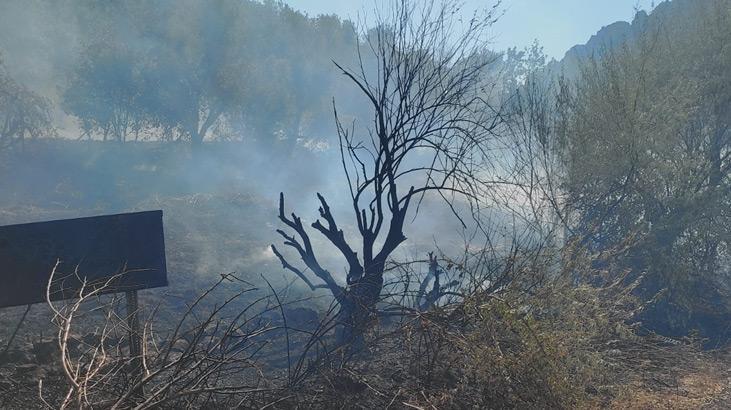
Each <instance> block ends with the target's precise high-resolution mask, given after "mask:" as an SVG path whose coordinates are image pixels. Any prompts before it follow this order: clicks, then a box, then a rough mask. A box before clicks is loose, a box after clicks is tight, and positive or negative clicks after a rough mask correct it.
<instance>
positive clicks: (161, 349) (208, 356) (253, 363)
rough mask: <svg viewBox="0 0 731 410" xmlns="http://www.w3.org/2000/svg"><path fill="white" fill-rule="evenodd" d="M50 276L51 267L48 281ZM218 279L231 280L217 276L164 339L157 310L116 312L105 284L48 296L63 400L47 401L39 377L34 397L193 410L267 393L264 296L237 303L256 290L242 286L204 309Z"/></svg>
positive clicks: (61, 404)
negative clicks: (133, 347) (135, 337)
mask: <svg viewBox="0 0 731 410" xmlns="http://www.w3.org/2000/svg"><path fill="white" fill-rule="evenodd" d="M56 274H57V272H56V270H55V268H54V271H53V274H52V276H51V281H53V279H54V277H55V275H56ZM225 282H238V279H237V278H236V277H235V276H234V275H232V274H227V275H222V276H221V278H220V279H219V280H218V281H217V282H216V283H215V284H214V285H213V286H211V288H209V289H208V290H206V291H205V292H203V293H202V294H201V295H200V296H199V297H198V298H197V299H196V300H195V301H193V302H192V303H190V304H189V305H187V306H186V307H185V309H184V310H183V311H182V312H181V313H180V316H177V317H175V322H174V323H175V325H173V327H172V328H171V329H170V330H169V331H167V332H166V333H165V334H164V335H161V334H159V333H158V332H157V330H156V326H155V325H156V324H159V321H158V320H157V318H156V315H157V314H158V312H159V308H160V306H159V305H158V306H155V307H154V308H152V309H150V310H149V311H139V312H128V314H127V315H125V314H122V313H120V298H119V297H118V296H116V295H113V296H109V297H101V296H100V293H101V292H102V291H103V290H104V289H105V286H107V285H108V283H106V284H101V286H99V285H97V286H92V285H91V284H88V283H86V281H84V280H82V288H81V289H80V292H79V297H78V298H77V299H75V300H72V301H67V302H63V303H58V302H52V301H51V296H50V292H49V294H48V305H49V307H50V308H51V310H52V311H53V315H54V316H53V323H54V325H55V326H56V329H57V331H58V333H57V341H58V345H59V351H60V360H59V361H60V365H61V367H62V369H63V374H64V381H65V383H66V385H67V388H66V392H65V395H64V396H63V397H50V396H47V395H46V394H45V391H46V389H45V388H44V387H45V386H44V383H43V380H41V381H40V382H39V385H38V393H39V399H40V400H41V401H42V402H43V403H44V404H45V405H46V406H48V407H50V408H69V407H78V408H97V407H102V408H136V409H144V408H200V407H201V406H214V407H218V406H236V405H241V404H243V403H245V402H246V401H247V400H250V399H252V398H253V397H255V396H256V395H257V394H261V393H264V392H270V391H272V390H273V387H272V385H271V384H270V383H268V382H267V380H266V379H265V378H264V377H263V372H262V369H261V368H260V365H259V364H258V363H257V357H256V355H257V353H258V352H259V351H260V350H261V349H262V348H263V347H264V345H266V343H267V342H266V337H265V335H266V334H267V333H268V332H271V331H272V330H274V329H275V327H274V326H272V325H271V323H270V322H268V321H265V320H263V319H262V316H261V311H262V310H266V305H265V303H264V302H265V299H266V298H265V297H261V298H255V299H254V301H253V302H248V303H243V305H242V296H243V295H244V294H248V293H251V292H253V291H255V290H256V289H254V288H247V289H245V290H241V291H239V292H236V293H234V294H233V295H232V296H229V297H227V298H225V299H223V300H220V301H218V302H216V303H215V305H214V306H213V307H212V308H210V309H208V308H207V306H206V307H204V301H207V299H208V298H210V297H213V296H214V292H215V291H216V290H217V289H218V288H219V287H221V286H222V285H223V284H224V283H225ZM50 288H51V286H50V282H49V289H50ZM143 314H145V315H146V316H145V317H144V320H142V321H141V322H142V327H141V328H140V329H134V328H130V326H129V323H130V321H129V315H140V316H141V315H143ZM92 321H93V322H94V323H95V325H94V328H93V330H92V332H91V333H87V334H85V335H84V336H83V337H80V336H78V334H79V331H80V330H81V329H82V328H83V327H84V326H85V325H87V326H88V325H89V324H90V323H84V322H92ZM137 331H140V332H141V333H142V334H141V335H139V336H140V338H141V342H142V343H141V347H142V349H141V352H140V354H139V355H138V356H137V355H132V354H130V340H129V336H130V335H131V334H132V333H133V332H137ZM137 366H140V367H139V368H137Z"/></svg>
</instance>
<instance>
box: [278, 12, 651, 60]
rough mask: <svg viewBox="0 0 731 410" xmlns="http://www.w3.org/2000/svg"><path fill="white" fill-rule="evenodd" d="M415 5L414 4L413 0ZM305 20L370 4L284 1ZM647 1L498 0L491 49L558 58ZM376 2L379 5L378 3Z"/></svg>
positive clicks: (344, 14) (347, 14)
mask: <svg viewBox="0 0 731 410" xmlns="http://www.w3.org/2000/svg"><path fill="white" fill-rule="evenodd" d="M417 1H418V0H417ZM285 2H286V3H288V4H290V5H291V6H292V7H294V8H295V9H298V10H301V11H304V12H306V13H308V14H309V15H310V16H315V15H318V14H331V13H335V14H338V15H340V16H342V17H351V18H352V19H355V18H356V16H357V15H358V12H362V11H363V10H369V9H371V8H372V6H373V4H374V0H285ZM652 3H653V1H652V0H503V4H502V6H501V8H502V9H503V10H504V11H505V14H504V15H503V17H502V18H501V19H500V21H498V23H497V24H496V25H495V27H494V43H495V48H496V49H504V48H507V47H511V46H519V47H523V46H526V45H529V44H530V43H532V42H533V40H534V39H536V38H537V39H539V40H540V42H541V44H542V45H543V47H544V49H545V52H546V54H548V56H549V57H554V58H561V57H563V55H564V53H565V52H566V50H568V49H569V48H570V47H571V46H573V45H575V44H580V43H585V42H586V41H587V40H588V39H589V37H590V36H591V35H592V34H594V33H596V32H597V31H598V30H599V29H600V28H601V27H603V26H606V25H607V24H610V23H613V22H615V21H618V20H625V21H631V19H632V17H633V16H634V10H635V7H639V8H644V9H647V10H648V11H649V8H650V7H651V5H652ZM379 4H380V2H379ZM464 4H465V9H469V10H470V11H472V10H475V9H484V8H486V7H489V6H491V5H492V4H494V1H493V0H464Z"/></svg>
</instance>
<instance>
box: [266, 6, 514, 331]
mask: <svg viewBox="0 0 731 410" xmlns="http://www.w3.org/2000/svg"><path fill="white" fill-rule="evenodd" d="M496 12H497V5H496V6H494V7H493V8H492V9H489V10H486V11H485V12H484V13H482V14H478V13H476V14H474V15H473V17H472V18H471V19H469V21H463V20H461V19H459V18H458V16H459V14H460V9H459V5H458V4H457V3H456V2H453V1H446V2H435V1H429V2H426V4H423V3H419V4H417V3H416V2H410V1H405V2H393V3H392V7H391V8H390V9H389V10H388V11H386V12H382V11H378V10H377V11H376V13H375V15H376V21H375V25H373V26H372V27H373V28H371V29H367V28H364V29H363V30H362V32H361V40H362V41H361V43H360V45H359V47H358V50H357V51H358V59H357V61H358V63H357V64H356V66H355V67H345V66H343V65H341V64H338V63H335V65H336V66H337V68H338V69H339V70H340V71H341V72H342V74H343V75H344V76H345V77H346V78H347V79H348V80H349V81H350V82H351V83H352V85H354V86H355V87H357V89H358V90H360V92H362V95H363V96H364V97H365V98H366V99H367V101H368V102H369V108H370V111H371V113H372V121H371V122H370V123H369V124H368V125H367V126H366V127H363V128H364V129H360V128H356V123H355V121H353V123H352V124H348V125H346V124H345V122H344V120H343V117H342V116H339V115H338V110H337V107H334V114H335V120H336V125H337V131H338V137H339V145H340V153H341V160H342V167H343V170H344V172H345V177H346V180H347V184H348V189H349V193H350V199H351V206H352V211H353V216H354V219H355V225H356V226H357V235H354V237H346V235H345V233H344V232H343V229H342V228H341V226H340V225H338V223H337V222H336V221H335V217H334V216H333V213H332V211H331V209H330V206H329V205H328V202H327V201H326V199H325V198H324V197H323V196H322V195H320V194H317V197H318V199H319V201H320V208H319V215H320V219H318V220H316V221H315V222H314V223H312V224H311V227H312V228H313V229H314V230H316V231H318V232H319V233H320V234H322V235H323V236H324V237H325V238H326V239H327V240H328V241H329V242H330V243H331V244H332V245H333V246H334V247H335V248H337V249H338V251H339V252H340V253H341V254H342V256H343V257H344V258H345V260H346V262H347V272H346V277H345V283H344V284H341V283H339V282H338V281H337V280H336V278H335V276H334V275H333V274H332V273H331V272H330V271H328V270H327V269H325V268H324V267H323V266H322V265H321V263H320V262H319V261H318V251H316V250H315V249H314V247H313V244H312V241H311V240H310V234H309V233H308V230H307V229H306V228H305V225H304V223H303V221H302V219H301V218H300V217H299V216H298V215H296V214H295V213H292V214H291V215H289V216H288V215H287V213H286V212H285V203H284V195H283V194H281V195H280V201H279V219H280V220H281V221H282V222H283V223H284V224H285V225H286V226H287V227H288V228H289V229H290V230H291V231H293V232H286V231H284V230H278V231H277V232H278V233H279V234H280V235H281V236H282V237H283V238H284V244H285V245H287V246H289V247H291V248H293V249H294V250H295V251H296V252H297V254H298V255H299V256H300V258H301V259H302V261H303V262H304V264H305V266H306V269H304V268H299V267H296V266H294V265H293V264H292V263H290V260H289V259H288V258H287V257H286V256H284V255H283V254H282V253H281V252H280V251H279V249H278V248H277V247H276V246H274V245H272V251H273V252H274V254H275V255H276V256H277V257H278V258H279V260H280V261H281V263H282V265H283V267H284V268H285V269H288V270H290V271H292V272H293V273H295V274H296V275H297V276H298V277H300V278H301V279H302V280H303V281H304V282H305V283H306V284H307V285H308V286H309V287H310V288H311V289H312V290H315V289H318V288H322V289H328V290H329V291H330V292H331V293H332V295H333V296H334V298H335V299H336V300H337V301H338V302H339V304H340V313H339V323H340V326H339V331H338V332H337V333H338V334H339V339H340V340H341V341H342V342H348V341H352V340H354V339H357V338H359V336H360V335H361V334H362V331H363V329H364V328H365V326H366V324H367V323H368V320H369V318H370V317H371V315H372V313H373V312H374V311H375V309H376V305H377V303H378V301H379V298H380V297H381V292H382V289H383V285H384V270H385V267H386V262H387V260H388V259H389V257H390V256H391V255H392V254H393V252H394V251H395V250H396V249H397V248H398V247H399V246H400V245H401V244H402V243H403V242H404V241H406V235H405V229H404V225H405V223H406V222H407V220H410V219H411V218H413V217H415V216H416V214H417V212H418V209H419V205H420V204H421V201H422V200H423V198H424V197H425V195H427V194H436V195H439V196H440V197H441V198H442V199H443V200H444V201H445V202H446V204H447V205H448V206H449V207H450V209H451V210H452V211H453V212H454V214H455V215H456V216H457V218H459V220H460V221H461V222H462V221H463V219H462V218H461V217H460V215H459V212H458V209H459V208H460V207H463V208H464V205H465V204H468V203H469V204H470V205H472V206H473V207H474V206H475V205H477V204H478V202H479V201H478V200H479V198H480V196H481V192H484V186H485V184H488V183H490V182H489V181H487V180H486V178H488V176H489V170H488V169H486V164H489V161H487V160H486V158H487V155H488V149H487V145H488V143H489V142H490V141H491V139H492V131H493V129H494V128H495V127H496V125H497V123H498V121H499V120H498V119H499V115H497V112H496V110H495V109H493V108H492V107H491V105H490V103H489V101H488V100H487V95H488V91H489V88H490V84H488V80H487V78H488V77H487V75H485V69H486V68H487V67H488V66H489V65H490V64H491V63H492V62H493V61H494V55H493V54H491V53H489V52H487V50H486V48H485V41H484V40H485V31H486V29H487V28H488V27H489V26H490V25H491V24H492V23H493V22H494V20H495V14H496ZM364 27H365V25H364ZM334 105H335V104H334ZM356 131H359V132H356ZM473 209H474V208H473ZM462 223H463V224H464V222H462ZM356 243H358V244H361V243H362V251H361V253H360V254H359V253H358V252H357V251H356V250H355V248H354V244H356ZM320 255H321V254H320ZM308 270H309V271H311V274H312V275H314V277H315V279H314V280H313V279H311V278H310V277H309V276H308V274H309V273H308V272H307V271H308Z"/></svg>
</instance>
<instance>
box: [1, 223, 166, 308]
mask: <svg viewBox="0 0 731 410" xmlns="http://www.w3.org/2000/svg"><path fill="white" fill-rule="evenodd" d="M57 261H60V263H59V265H58V267H57V269H56V273H55V275H54V280H53V282H52V284H51V287H50V294H51V299H53V300H60V299H68V298H74V297H77V296H78V293H79V290H80V289H81V287H82V284H83V283H85V290H86V291H87V292H88V291H89V290H91V289H94V288H101V287H104V289H103V290H101V293H114V292H127V291H132V290H139V289H147V288H154V287H160V286H167V284H168V281H167V269H166V266H165V240H164V236H163V227H162V211H149V212H136V213H127V214H119V215H105V216H96V217H91V218H78V219H65V220H58V221H50V222H37V223H28V224H20V225H8V226H2V227H0V307H7V306H17V305H27V304H31V303H38V302H43V301H45V300H46V292H47V286H48V282H49V278H50V276H51V272H52V270H53V268H54V266H55V265H56V262H57Z"/></svg>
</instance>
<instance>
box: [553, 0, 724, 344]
mask: <svg viewBox="0 0 731 410" xmlns="http://www.w3.org/2000/svg"><path fill="white" fill-rule="evenodd" d="M644 24H646V25H645V26H644V27H643V30H642V33H641V34H640V35H639V36H637V37H636V38H633V39H630V40H629V41H628V42H627V43H626V44H623V45H622V46H620V47H617V48H615V49H613V50H610V51H608V52H606V53H604V54H603V55H602V56H601V57H600V58H592V59H589V60H588V61H586V62H585V64H584V66H583V68H582V70H581V74H580V76H579V78H578V80H577V81H576V82H574V83H573V84H570V85H567V84H566V83H564V87H562V90H561V98H560V99H559V103H560V104H561V110H560V111H561V113H562V116H563V117H562V119H561V121H557V124H559V125H560V126H558V127H557V130H558V131H559V134H560V135H561V146H562V148H561V149H562V156H563V159H564V163H565V166H566V168H565V169H566V186H565V188H566V192H567V194H568V196H569V199H568V203H569V204H570V205H571V207H572V209H573V214H574V216H575V218H576V223H575V224H574V226H573V228H574V229H575V233H577V234H578V235H579V236H580V237H581V238H583V242H584V243H585V244H586V245H587V246H588V247H589V248H590V249H594V250H597V251H602V250H606V249H612V248H617V247H620V245H621V244H622V243H623V242H626V241H628V240H629V239H630V238H634V242H633V246H632V247H631V248H630V250H629V251H628V252H627V255H626V258H624V260H625V263H626V264H627V266H628V267H629V268H631V269H632V270H633V271H634V272H635V275H634V277H635V278H638V277H639V278H642V286H641V293H642V294H643V296H644V297H646V298H651V297H653V296H655V295H656V294H658V292H661V294H660V295H658V298H657V299H656V304H655V307H654V309H650V310H649V311H651V312H652V313H650V314H648V316H647V317H648V318H650V319H651V320H652V321H654V325H655V326H656V328H658V329H659V330H663V331H665V332H667V333H674V334H679V333H682V332H684V331H687V330H688V329H691V328H694V327H705V331H706V332H707V334H710V333H712V332H713V331H714V329H712V328H714V326H725V325H724V323H726V324H728V323H727V322H728V313H729V312H731V309H730V306H729V299H728V295H729V294H728V283H729V282H728V279H729V278H728V265H725V264H726V263H727V262H726V261H728V256H729V255H728V244H729V239H730V238H729V234H730V233H731V229H730V228H731V212H729V209H731V207H730V206H731V195H729V194H730V193H731V192H730V189H731V181H730V180H729V171H730V170H731V157H729V155H731V133H730V132H729V126H730V125H731V88H729V84H731V64H729V63H731V47H730V46H729V44H731V6H730V5H729V3H728V2H726V1H721V0H709V1H702V2H700V1H699V2H687V1H678V2H673V3H670V6H668V5H665V7H662V8H659V9H658V10H656V12H654V13H653V14H652V15H651V16H650V18H649V19H647V20H646V22H645V23H644ZM709 323H713V324H712V325H711V324H709ZM715 330H717V328H715Z"/></svg>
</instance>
